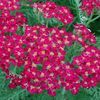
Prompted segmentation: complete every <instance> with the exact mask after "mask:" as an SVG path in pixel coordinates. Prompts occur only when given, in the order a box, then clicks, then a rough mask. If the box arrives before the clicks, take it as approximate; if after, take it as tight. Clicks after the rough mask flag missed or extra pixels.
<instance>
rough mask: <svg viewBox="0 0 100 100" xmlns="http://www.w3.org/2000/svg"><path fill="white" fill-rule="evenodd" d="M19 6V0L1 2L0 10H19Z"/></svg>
mask: <svg viewBox="0 0 100 100" xmlns="http://www.w3.org/2000/svg"><path fill="white" fill-rule="evenodd" d="M19 5H20V3H19V0H0V10H9V11H11V10H18V9H19V8H20V6H19Z"/></svg>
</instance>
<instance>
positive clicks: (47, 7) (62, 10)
mask: <svg viewBox="0 0 100 100" xmlns="http://www.w3.org/2000/svg"><path fill="white" fill-rule="evenodd" d="M32 6H33V8H37V9H38V10H39V11H40V12H42V13H43V15H44V17H45V18H56V19H58V20H59V21H61V22H62V23H63V24H69V23H71V22H72V21H73V15H72V14H71V12H70V10H69V9H68V8H67V7H64V6H58V5H56V4H55V3H54V2H46V3H35V4H33V5H32Z"/></svg>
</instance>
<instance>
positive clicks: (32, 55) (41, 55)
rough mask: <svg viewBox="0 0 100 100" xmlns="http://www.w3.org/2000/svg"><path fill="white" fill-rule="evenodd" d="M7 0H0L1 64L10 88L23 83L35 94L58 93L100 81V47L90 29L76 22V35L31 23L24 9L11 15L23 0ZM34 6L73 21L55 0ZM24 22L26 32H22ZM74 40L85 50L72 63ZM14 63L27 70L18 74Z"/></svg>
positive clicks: (46, 12)
mask: <svg viewBox="0 0 100 100" xmlns="http://www.w3.org/2000/svg"><path fill="white" fill-rule="evenodd" d="M5 1H6V0H1V1H0V10H2V13H1V16H0V68H1V69H2V70H3V71H4V72H5V73H6V78H7V79H11V82H10V84H9V87H10V88H16V87H17V86H21V87H22V88H23V89H27V90H28V91H29V92H30V93H32V94H34V93H42V91H44V90H47V91H48V94H50V95H52V96H55V95H56V90H57V89H60V88H61V87H63V88H65V89H66V90H70V91H71V92H72V93H73V94H76V93H77V92H78V91H79V89H80V87H84V88H90V87H92V86H96V84H97V83H98V82H100V78H99V73H100V67H99V66H100V62H99V61H100V50H99V49H97V48H96V47H94V46H90V45H91V44H95V43H96V38H95V36H94V35H93V33H91V32H90V30H88V29H87V28H86V27H85V26H84V25H82V24H76V25H75V33H76V34H75V35H74V34H72V33H70V32H66V30H65V29H58V28H56V27H54V28H47V27H46V26H43V25H41V26H38V25H36V26H28V25H27V24H26V18H25V17H24V15H23V14H22V13H16V14H15V15H11V11H13V10H17V9H18V8H19V1H17V0H9V1H8V2H5ZM33 7H34V8H37V9H38V10H39V11H40V12H42V13H43V15H44V17H46V18H52V17H53V18H57V19H58V20H59V21H61V22H62V23H64V24H69V23H71V22H72V21H73V15H72V14H71V13H70V11H69V10H68V8H66V7H60V6H57V5H56V4H55V3H53V2H46V3H36V4H34V5H33ZM10 10H11V11H10ZM23 25H24V34H23V35H18V34H17V32H19V31H18V29H19V28H21V27H23ZM73 42H79V43H80V44H81V45H82V46H83V49H84V51H82V53H81V55H80V56H76V57H74V58H73V62H72V64H70V63H68V62H65V55H66V54H67V52H66V51H65V50H64V49H65V47H66V46H71V45H73ZM85 58H86V59H85ZM11 66H14V67H18V68H22V67H23V71H22V72H20V73H19V74H17V73H16V74H15V73H13V72H12V71H11V70H10V67H11Z"/></svg>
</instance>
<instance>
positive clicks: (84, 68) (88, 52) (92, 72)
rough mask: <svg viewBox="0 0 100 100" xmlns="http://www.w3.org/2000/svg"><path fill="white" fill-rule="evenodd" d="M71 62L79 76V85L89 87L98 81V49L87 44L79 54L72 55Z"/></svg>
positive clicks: (99, 79)
mask: <svg viewBox="0 0 100 100" xmlns="http://www.w3.org/2000/svg"><path fill="white" fill-rule="evenodd" d="M73 64H74V65H75V66H76V73H77V74H78V75H79V77H80V82H81V86H82V87H83V88H90V87H93V86H96V85H97V83H98V82H100V76H99V75H100V50H99V49H97V48H96V47H93V46H89V47H88V48H86V49H85V50H84V51H83V52H82V54H81V55H80V56H77V57H74V60H73Z"/></svg>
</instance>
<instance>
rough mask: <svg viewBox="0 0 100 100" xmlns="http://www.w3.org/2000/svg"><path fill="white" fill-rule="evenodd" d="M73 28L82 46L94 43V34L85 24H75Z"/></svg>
mask: <svg viewBox="0 0 100 100" xmlns="http://www.w3.org/2000/svg"><path fill="white" fill-rule="evenodd" d="M74 28H75V32H76V35H77V36H78V38H77V40H78V42H80V43H81V44H82V46H83V47H87V46H88V45H90V44H95V43H96V37H95V35H94V34H93V33H92V32H91V31H90V30H89V29H88V28H87V27H86V26H85V25H83V24H75V26H74Z"/></svg>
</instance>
